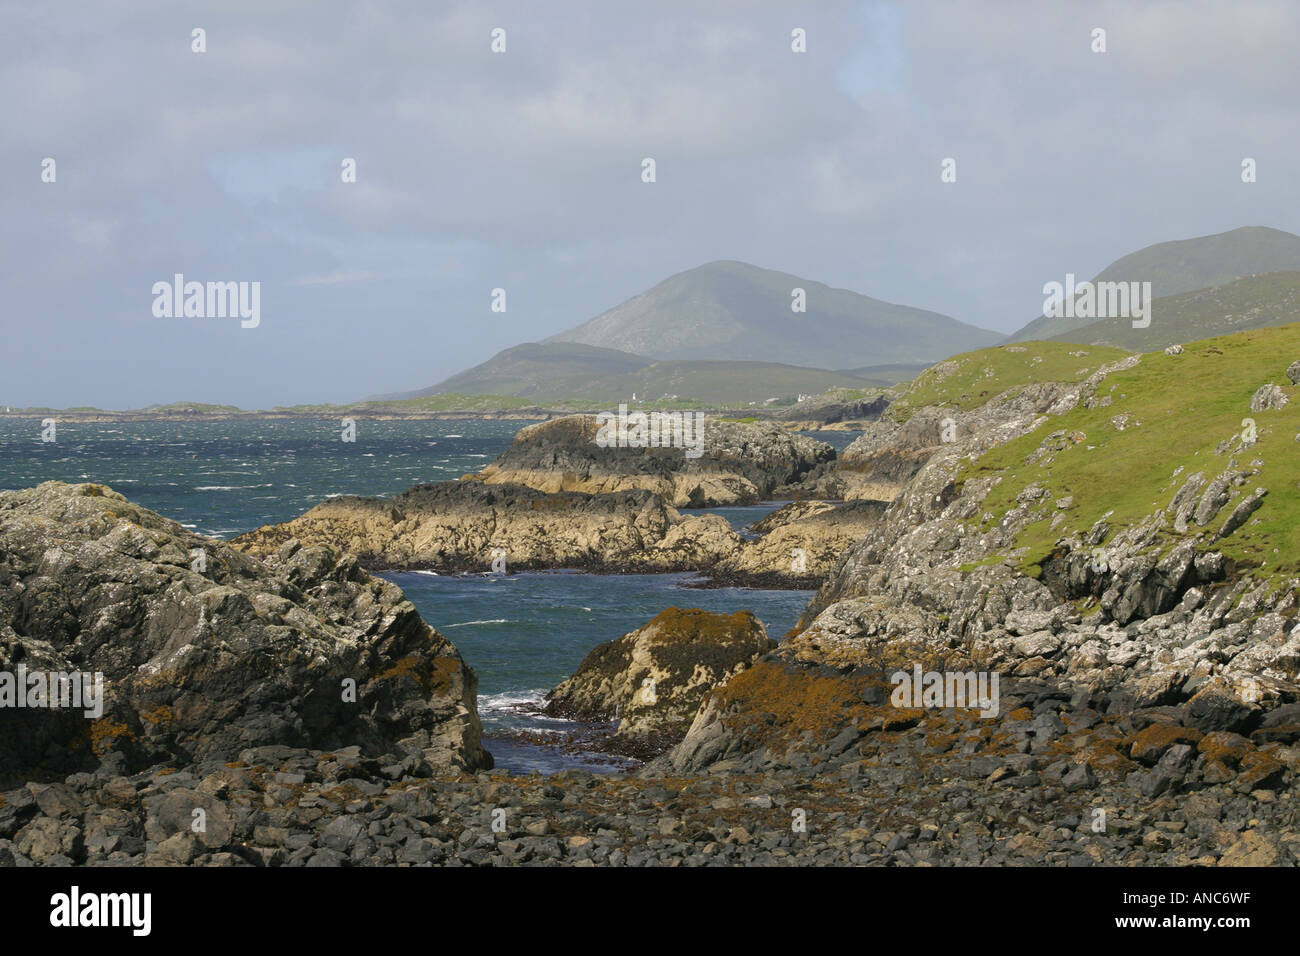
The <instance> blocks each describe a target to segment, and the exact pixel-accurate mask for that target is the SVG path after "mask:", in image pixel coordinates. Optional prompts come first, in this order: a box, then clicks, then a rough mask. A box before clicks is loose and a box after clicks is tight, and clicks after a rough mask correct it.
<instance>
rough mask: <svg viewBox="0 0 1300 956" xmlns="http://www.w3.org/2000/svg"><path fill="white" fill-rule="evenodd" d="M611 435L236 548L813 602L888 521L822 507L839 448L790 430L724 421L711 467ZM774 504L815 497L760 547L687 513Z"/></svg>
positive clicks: (341, 502)
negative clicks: (713, 584) (563, 571)
mask: <svg viewBox="0 0 1300 956" xmlns="http://www.w3.org/2000/svg"><path fill="white" fill-rule="evenodd" d="M597 434H598V426H597V420H596V418H595V417H593V416H584V415H576V416H568V417H565V418H560V419H556V420H553V421H549V422H543V423H539V424H536V425H532V426H529V427H528V428H525V429H523V430H521V431H520V432H519V434H518V435H517V436H516V438H515V441H514V442H513V444H512V445H511V446H510V448H509V449H507V450H506V451H505V452H504V453H502V455H501V456H500V457H498V458H497V460H496V461H494V462H493V463H491V464H490V465H488V466H486V467H485V468H484V469H483V470H482V471H481V472H479V473H477V474H474V475H466V476H465V477H464V478H463V479H461V480H460V481H449V482H441V483H438V484H433V485H421V486H418V487H415V488H412V489H410V490H408V491H406V492H404V493H402V494H400V495H397V496H395V497H392V498H383V499H379V498H370V499H367V498H357V497H352V496H342V497H337V498H332V499H330V500H328V501H325V502H323V503H321V504H319V505H317V506H316V507H315V508H313V509H311V510H310V511H308V512H307V513H306V514H304V515H302V516H300V517H298V518H295V519H293V520H292V521H288V522H285V523H283V524H280V525H273V526H267V527H263V528H259V529H257V530H256V531H252V532H249V533H247V534H244V535H241V536H240V537H238V538H236V539H235V540H234V541H233V542H232V543H233V544H234V546H235V547H237V548H240V549H242V550H245V551H247V552H249V553H251V554H268V553H270V552H272V551H274V550H275V549H276V548H278V547H280V546H281V545H283V544H284V543H285V542H287V541H290V540H297V541H301V542H304V543H309V544H322V545H326V544H328V545H332V546H335V547H339V548H342V549H344V550H346V551H348V552H349V553H351V554H355V555H356V556H357V557H358V559H359V560H360V561H361V562H362V564H363V566H365V567H367V568H369V569H371V570H438V571H451V572H460V571H467V572H482V571H488V570H498V571H501V570H550V569H559V568H567V569H577V570H584V571H592V572H598V573H644V572H663V571H696V572H699V573H702V574H705V575H709V576H713V577H716V580H717V581H718V582H719V583H724V584H726V585H727V586H747V587H775V588H793V589H807V588H812V587H816V586H817V585H819V584H820V583H821V582H822V581H824V580H825V579H826V576H827V574H829V573H830V571H831V569H832V568H833V567H834V565H835V562H836V561H837V560H838V558H839V556H840V554H842V553H843V552H844V551H845V550H846V549H847V548H848V547H849V546H850V545H851V544H853V543H854V542H856V541H858V540H860V539H861V538H862V536H863V535H864V534H865V533H866V530H867V529H868V528H869V527H870V526H871V525H872V524H873V523H874V522H875V521H876V520H878V519H879V517H880V516H881V514H882V513H883V511H884V502H883V501H869V500H866V494H865V493H863V494H862V495H860V496H859V497H860V500H856V501H849V502H839V501H826V500H814V499H815V496H816V495H817V493H818V492H821V491H825V490H827V488H831V489H832V490H839V487H840V485H839V484H838V483H836V481H835V479H834V478H833V477H832V476H833V474H834V472H833V467H834V465H835V464H836V455H835V451H834V449H832V448H831V447H830V446H829V445H826V444H824V443H822V442H816V441H813V440H812V439H809V438H806V437H804V436H801V435H792V434H790V433H788V432H786V431H784V430H783V429H781V428H780V427H778V426H775V425H770V424H764V425H759V424H753V423H741V422H725V421H714V420H711V419H710V420H708V424H707V427H706V428H705V429H704V430H703V436H704V446H703V447H704V454H703V455H702V456H701V457H700V458H698V459H696V458H690V457H687V456H685V455H684V454H683V450H682V449H680V448H635V447H634V448H613V447H601V446H600V445H598V444H597V442H596V437H597ZM854 474H855V475H857V474H859V472H858V471H855V472H854ZM859 490H860V491H861V489H859ZM772 498H800V499H804V500H801V501H798V502H795V503H794V504H791V505H789V506H787V507H785V508H782V509H781V510H780V511H779V512H778V513H777V514H776V515H773V516H769V518H768V519H766V520H765V521H763V522H760V523H759V524H758V526H757V527H756V530H757V531H758V533H759V535H758V537H757V539H755V540H744V539H742V538H741V537H740V535H738V534H736V533H735V532H734V531H733V530H732V529H731V527H730V526H729V524H728V523H727V522H726V521H725V520H724V519H723V518H721V517H718V516H716V515H710V514H686V515H684V514H682V513H681V512H679V511H678V510H677V509H679V508H687V507H689V508H717V507H727V506H734V505H750V504H755V503H758V502H760V501H763V500H770V499H772Z"/></svg>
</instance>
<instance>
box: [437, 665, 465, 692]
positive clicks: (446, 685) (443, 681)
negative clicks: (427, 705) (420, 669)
mask: <svg viewBox="0 0 1300 956" xmlns="http://www.w3.org/2000/svg"><path fill="white" fill-rule="evenodd" d="M460 674H461V662H460V661H459V660H458V659H457V658H455V657H437V658H434V661H433V674H432V675H431V677H430V680H429V692H430V693H431V694H432V693H434V692H441V691H446V690H449V689H450V688H452V687H454V686H455V685H456V681H457V680H458V679H459V678H460Z"/></svg>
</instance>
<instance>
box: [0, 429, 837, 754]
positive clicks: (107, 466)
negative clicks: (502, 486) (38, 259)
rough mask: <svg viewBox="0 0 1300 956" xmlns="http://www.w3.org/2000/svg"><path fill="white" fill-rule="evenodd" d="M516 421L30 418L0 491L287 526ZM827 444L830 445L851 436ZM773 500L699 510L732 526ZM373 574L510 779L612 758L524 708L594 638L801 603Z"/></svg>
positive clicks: (472, 455) (782, 596) (393, 489)
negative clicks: (350, 432)
mask: <svg viewBox="0 0 1300 956" xmlns="http://www.w3.org/2000/svg"><path fill="white" fill-rule="evenodd" d="M525 424H527V422H523V421H480V420H464V421H365V420H360V421H358V422H357V423H356V426H357V434H356V441H355V442H352V443H350V442H344V441H342V440H341V437H340V436H341V432H342V428H341V425H340V423H339V421H338V420H336V419H279V420H257V421H223V422H127V423H124V422H113V423H83V422H60V423H59V424H58V426H57V434H56V439H57V440H56V441H54V442H42V441H41V440H40V439H41V427H40V423H39V422H37V421H35V420H32V419H15V418H8V417H4V416H0V488H3V489H17V488H25V487H30V486H32V485H35V484H39V483H40V482H42V481H49V480H59V481H66V482H83V481H94V482H99V483H102V484H107V485H109V486H111V487H112V488H114V489H115V490H117V491H119V492H121V493H122V494H124V495H126V496H127V497H128V498H130V499H131V500H132V501H134V502H136V503H137V504H140V505H142V506H144V507H146V508H149V509H151V510H153V511H157V512H158V513H159V514H162V515H164V516H165V517H168V518H172V519H173V520H175V521H178V522H180V523H181V524H183V525H185V526H186V527H187V528H190V529H192V530H194V531H195V532H197V533H199V534H204V535H210V536H212V537H218V538H230V537H233V536H235V535H238V534H242V533H243V532H245V531H250V530H252V529H254V528H256V527H259V526H261V525H264V524H270V523H274V522H280V521H287V520H289V519H291V518H294V517H296V516H297V515H299V514H301V513H302V512H304V511H306V510H307V509H308V508H311V507H312V506H314V505H316V504H317V503H319V502H320V501H322V500H324V499H325V498H328V497H332V496H336V495H341V494H350V495H368V496H379V497H385V496H390V495H394V494H397V493H399V492H401V491H404V490H405V489H407V488H409V487H410V486H412V485H414V484H418V483H421V482H431V481H446V480H449V479H455V478H459V477H460V476H461V475H463V474H467V473H469V472H474V471H478V470H479V469H480V468H482V467H483V466H484V465H485V464H487V463H488V462H490V461H492V460H493V459H494V458H496V457H497V455H499V454H500V453H501V452H502V451H504V450H505V449H506V448H507V447H508V446H509V444H510V442H511V440H512V439H513V437H514V434H515V432H516V431H518V430H519V429H520V428H522V427H523V426H524V425H525ZM830 435H833V436H834V438H835V439H836V442H835V444H836V445H837V446H840V445H841V444H847V442H848V441H850V440H852V438H853V437H854V436H853V434H852V433H827V436H830ZM816 437H819V438H821V437H824V436H823V435H818V436H816ZM777 506H778V503H767V504H763V505H758V506H749V507H743V508H728V509H713V511H714V513H718V514H723V515H724V516H725V517H727V519H728V520H729V521H731V523H732V526H733V527H735V528H736V529H737V530H741V529H743V528H744V527H745V526H747V525H748V524H750V523H752V522H753V521H756V520H758V519H759V518H761V517H763V516H764V515H765V514H768V513H769V512H771V511H772V510H773V509H774V508H776V507H777ZM385 577H387V578H389V579H390V580H392V581H394V582H395V583H397V584H398V585H399V586H400V587H401V588H402V589H403V591H405V593H406V595H407V596H408V597H409V598H410V599H411V601H412V602H413V603H414V604H415V605H416V607H417V608H419V610H420V613H421V614H422V615H423V616H424V618H425V620H427V621H428V622H429V623H430V624H432V625H433V626H434V627H436V628H437V629H438V630H439V631H441V632H442V633H444V634H445V635H446V636H447V637H448V638H450V639H451V640H452V641H453V642H454V643H455V644H456V646H457V647H458V648H459V649H460V651H461V654H462V655H463V656H464V657H465V659H466V661H467V662H468V663H469V664H470V665H471V666H472V667H473V668H474V670H475V671H476V672H477V674H478V677H479V695H480V696H479V712H480V715H481V716H482V719H483V724H484V731H485V738H486V741H485V742H486V746H487V748H488V749H489V750H490V751H491V752H492V754H493V756H494V757H495V758H496V761H497V765H498V766H499V767H503V768H505V769H509V770H513V771H520V772H526V771H532V770H538V771H542V772H553V771H556V770H559V769H563V768H565V767H571V766H575V765H576V766H590V767H591V768H592V769H612V768H616V767H617V766H619V765H620V764H619V762H618V761H611V760H610V758H608V757H601V756H599V755H595V754H589V753H581V752H579V753H574V752H572V750H571V748H569V749H562V748H560V747H552V746H547V745H545V743H539V742H538V741H546V740H549V739H554V740H556V741H557V742H558V741H560V740H565V739H570V738H569V734H570V732H572V731H574V730H576V729H577V728H576V727H575V725H572V724H570V723H569V722H567V721H559V720H554V719H551V718H547V717H545V716H542V715H541V714H539V713H537V711H536V708H537V705H538V704H539V702H540V701H541V698H542V696H543V695H544V693H545V692H546V691H547V690H549V689H550V688H552V687H554V686H555V685H556V684H558V683H559V682H560V681H562V680H563V679H564V678H566V677H568V676H569V675H570V674H572V673H573V671H574V670H575V669H576V667H577V666H578V664H579V663H580V662H581V661H582V658H583V657H584V656H585V655H586V654H587V652H588V651H590V650H591V649H592V648H593V647H595V646H596V645H597V644H600V643H602V642H604V641H609V640H613V639H615V638H617V637H619V636H621V635H623V634H625V633H627V632H628V631H631V630H633V629H635V628H637V627H640V626H641V625H642V624H644V623H645V622H646V621H648V620H649V619H650V618H652V617H654V615H655V614H657V613H659V612H660V611H662V610H663V609H664V608H667V607H673V606H676V607H692V608H694V607H698V608H703V609H705V610H711V611H726V612H733V611H738V610H749V611H752V612H754V614H756V615H757V616H758V618H759V619H760V620H762V621H763V622H764V624H765V625H766V627H767V630H768V634H769V635H771V636H772V637H774V638H777V639H779V638H780V637H781V636H782V635H783V634H784V633H785V632H786V631H787V630H788V629H789V628H790V627H791V626H793V624H794V623H795V621H796V619H797V618H798V616H799V613H800V611H802V609H803V607H804V605H806V604H807V602H808V599H809V597H810V592H807V591H769V590H750V589H737V588H722V589H701V588H692V587H690V586H689V583H690V581H691V580H693V577H692V576H691V575H688V574H634V575H593V574H585V573H579V572H563V571H557V572H537V573H527V574H509V575H482V574H480V575H437V574H433V573H428V572H409V573H391V574H386V575H385Z"/></svg>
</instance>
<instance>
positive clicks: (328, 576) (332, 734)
mask: <svg viewBox="0 0 1300 956" xmlns="http://www.w3.org/2000/svg"><path fill="white" fill-rule="evenodd" d="M20 669H21V670H22V671H23V672H25V675H26V678H27V680H28V681H29V682H30V684H31V686H32V687H35V686H37V685H38V684H39V679H38V678H37V676H36V675H59V674H69V675H71V674H87V675H92V674H96V673H97V674H100V675H102V681H103V683H102V687H103V697H102V700H101V702H100V703H101V704H102V706H100V707H90V706H89V705H88V704H87V702H86V701H85V700H84V699H83V701H82V704H83V706H80V707H72V706H62V705H64V704H70V703H72V697H71V696H69V697H68V698H66V699H63V698H61V699H60V700H59V701H58V703H59V704H60V705H61V706H58V707H54V706H48V705H47V706H36V707H33V706H27V707H24V708H18V707H16V706H15V705H14V704H15V702H14V701H13V700H8V701H7V702H6V705H5V706H3V707H2V708H0V727H3V730H2V731H0V773H2V774H3V775H5V776H13V775H15V774H18V773H22V772H28V773H30V772H33V771H35V770H39V769H42V768H43V769H44V770H46V771H48V770H57V769H59V768H67V767H70V766H71V767H74V768H75V767H82V766H93V765H94V764H95V763H96V762H97V761H99V760H103V761H112V762H114V763H115V765H116V766H119V767H120V768H122V769H128V768H140V767H143V766H147V765H149V764H151V763H158V762H160V761H176V762H181V763H188V762H191V761H196V760H205V759H226V760H233V759H234V758H235V757H236V756H237V755H238V754H239V753H240V751H242V750H245V749H247V748H250V747H258V746H264V745H271V744H275V745H289V746H315V747H319V748H322V749H323V748H329V747H346V746H350V745H355V746H358V747H359V748H361V750H362V751H364V752H366V753H369V754H374V755H380V754H389V755H393V756H394V759H395V760H397V761H399V762H400V761H408V762H409V764H410V766H411V767H424V768H426V772H432V771H433V770H436V769H438V768H442V769H449V768H463V769H471V770H472V769H476V768H483V767H490V766H491V757H490V755H488V754H487V753H486V752H485V751H484V750H483V749H482V746H481V744H480V725H479V719H478V715H477V711H476V686H477V679H476V677H475V675H474V672H473V671H472V670H471V669H470V668H469V667H468V666H466V664H465V662H464V661H463V660H462V659H461V656H460V654H459V653H458V652H457V650H456V648H455V647H454V646H453V645H452V644H451V642H450V641H448V640H447V639H446V638H444V637H443V636H442V635H440V634H438V633H437V632H436V631H434V630H433V629H432V628H430V627H429V625H428V624H426V623H425V622H424V621H423V620H421V618H420V616H419V614H418V613H417V611H416V609H415V607H414V605H412V604H411V603H410V602H409V601H407V600H406V599H405V598H404V597H403V595H402V592H401V591H400V590H399V589H398V588H397V587H395V586H394V585H392V584H389V583H387V582H385V581H381V580H378V579H376V578H372V577H371V576H370V575H368V574H366V573H365V572H364V571H362V570H361V569H360V567H358V565H357V562H356V560H355V559H354V558H351V557H347V556H340V555H339V554H338V553H337V552H335V551H333V550H331V549H329V548H325V547H318V546H304V545H302V544H300V543H299V542H296V541H286V542H284V543H283V544H282V545H281V546H279V547H278V548H277V550H275V552H274V553H272V554H269V555H267V557H266V559H265V560H258V559H256V558H254V557H251V556H249V555H246V554H242V553H240V552H239V551H237V550H235V549H234V548H231V547H229V546H228V545H227V544H225V543H224V542H221V541H216V540H212V539H208V538H202V537H199V536H197V535H194V534H191V533H190V532H188V531H186V530H185V529H184V528H182V527H181V526H180V525H179V524H176V523H175V522H173V521H169V520H167V519H165V518H162V517H160V516H159V515H156V514H154V513H152V512H150V511H147V510H145V509H143V508H140V507H137V506H136V505H133V504H131V503H130V502H129V501H127V500H126V499H125V498H124V497H122V496H121V495H120V494H117V493H116V492H114V491H112V490H110V489H108V488H106V487H104V486H102V485H95V484H82V485H66V484H61V483H58V482H47V483H45V484H42V485H39V486H38V487H36V488H31V489H27V490H24V491H17V492H5V493H0V672H3V674H5V675H11V676H16V675H17V674H18V673H19V671H20ZM89 683H90V682H89V680H88V681H87V684H89ZM10 687H11V688H12V685H10ZM0 700H4V688H2V687H0ZM28 700H29V702H31V701H37V702H39V699H38V698H33V697H30V696H29V698H28ZM47 704H48V702H47ZM96 710H98V711H99V712H98V713H95V712H94V711H96Z"/></svg>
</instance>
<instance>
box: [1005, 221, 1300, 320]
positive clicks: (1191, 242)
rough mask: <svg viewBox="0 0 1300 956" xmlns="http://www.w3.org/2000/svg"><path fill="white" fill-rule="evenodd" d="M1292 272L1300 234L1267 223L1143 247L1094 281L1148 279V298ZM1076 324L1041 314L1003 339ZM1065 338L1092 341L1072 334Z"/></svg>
mask: <svg viewBox="0 0 1300 956" xmlns="http://www.w3.org/2000/svg"><path fill="white" fill-rule="evenodd" d="M1292 270H1300V236H1296V235H1292V234H1291V233H1289V232H1283V231H1282V230H1280V229H1270V228H1268V227H1267V226H1243V227H1242V228H1240V229H1233V230H1231V231H1230V232H1220V233H1216V234H1214V235H1212V236H1200V237H1198V238H1196V239H1180V240H1177V241H1174V242H1160V243H1156V244H1155V245H1153V246H1147V247H1146V248H1145V249H1139V250H1138V251H1137V252H1133V253H1130V254H1129V255H1127V256H1124V257H1123V258H1122V259H1116V260H1115V261H1114V262H1112V263H1111V264H1110V265H1108V266H1107V267H1106V268H1105V269H1103V270H1101V272H1100V273H1098V274H1097V275H1096V276H1094V277H1093V279H1092V281H1093V282H1150V283H1151V295H1152V297H1153V298H1156V299H1159V298H1163V297H1165V296H1171V295H1177V294H1179V293H1180V292H1192V291H1194V290H1196V289H1208V288H1211V287H1213V286H1220V285H1224V284H1225V283H1228V282H1232V281H1233V280H1235V279H1238V278H1240V277H1242V276H1251V275H1256V274H1261V273H1265V272H1283V271H1292ZM1052 278H1053V280H1054V281H1057V282H1064V281H1065V276H1064V275H1061V276H1053V277H1052ZM1079 327H1080V320H1079V319H1075V318H1064V317H1058V318H1048V317H1046V316H1039V317H1038V318H1037V319H1035V320H1034V321H1032V322H1030V323H1029V324H1028V325H1026V326H1025V327H1024V328H1022V329H1021V330H1020V331H1019V332H1016V333H1015V334H1014V335H1012V336H1011V337H1010V338H1008V339H1007V341H1008V342H1018V341H1025V340H1028V339H1052V338H1057V337H1063V336H1065V335H1067V334H1074V333H1075V332H1077V330H1078V329H1079ZM1148 331H1149V330H1148ZM1223 331H1231V329H1228V328H1225V329H1223ZM1207 334H1213V333H1207ZM1192 337H1194V336H1186V337H1185V338H1192ZM1069 341H1077V342H1083V341H1090V339H1083V338H1071V339H1070V340H1069ZM1174 341H1177V339H1175V340H1174Z"/></svg>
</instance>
